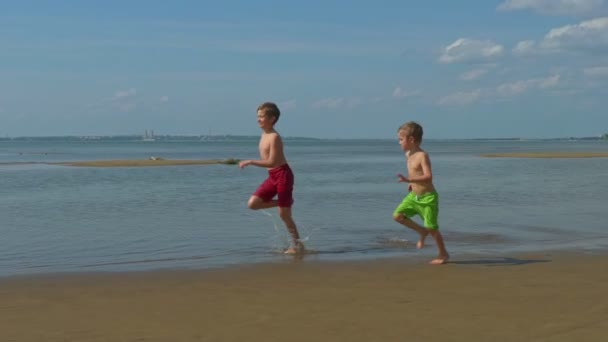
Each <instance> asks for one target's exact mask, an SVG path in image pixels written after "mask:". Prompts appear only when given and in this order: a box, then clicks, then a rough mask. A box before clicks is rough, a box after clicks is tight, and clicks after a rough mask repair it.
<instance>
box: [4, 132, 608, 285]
mask: <svg viewBox="0 0 608 342" xmlns="http://www.w3.org/2000/svg"><path fill="white" fill-rule="evenodd" d="M424 147H425V148H426V149H427V151H428V152H429V153H430V155H431V159H432V163H433V171H434V177H435V185H436V187H437V189H438V191H439V193H440V198H441V202H440V218H439V221H440V226H441V231H442V232H443V234H444V237H445V240H446V244H447V247H448V249H449V250H450V252H451V253H452V255H458V254H459V253H486V254H487V253H497V254H508V253H515V252H525V251H537V250H549V249H551V250H556V249H557V250H572V249H584V250H595V249H600V250H605V249H607V248H608V236H607V234H606V233H605V232H606V228H607V227H606V226H607V224H606V221H605V211H606V207H607V206H606V203H608V191H606V190H607V189H608V180H607V177H605V173H606V170H608V158H594V159H506V158H505V159H502V158H499V159H489V158H481V157H479V156H478V155H479V154H480V153H493V152H520V151H608V143H607V142H604V141H582V142H581V141H577V142H570V141H427V142H425V143H424ZM286 153H287V157H288V159H289V161H290V165H291V167H292V169H293V170H294V173H295V176H296V186H295V195H294V196H295V200H296V202H295V206H294V210H293V211H294V218H295V220H296V222H297V223H298V225H299V229H300V231H301V234H302V235H303V236H304V238H305V239H306V242H305V243H306V245H307V247H308V248H310V249H311V250H313V253H311V254H310V255H307V256H305V257H304V259H305V260H306V259H311V260H357V259H368V258H379V257H394V256H403V257H419V256H423V257H429V258H430V257H432V256H433V255H434V254H435V253H436V251H435V247H434V246H433V244H432V241H430V240H428V247H427V248H425V249H424V250H423V251H417V250H416V249H415V238H416V235H415V234H414V233H413V232H412V231H409V230H407V229H405V228H403V227H401V226H399V225H398V224H397V223H395V222H394V221H392V218H391V214H392V211H393V209H394V208H395V207H396V206H397V205H398V204H399V203H400V201H401V199H402V198H403V196H405V194H406V193H405V190H406V189H405V185H404V184H399V183H397V182H396V177H395V175H396V174H397V173H398V172H401V173H404V172H405V170H404V169H405V160H404V157H403V153H402V152H401V151H400V150H399V146H398V144H397V143H396V142H395V141H369V140H352V141H348V140H340V141H333V140H321V141H308V140H306V141H297V140H287V141H286ZM150 156H161V157H163V158H166V159H216V158H241V159H242V158H256V156H257V142H256V141H249V142H247V141H240V142H197V143H190V142H189V143H159V142H151V143H142V142H131V143H110V142H105V143H102V142H97V143H94V142H93V143H91V142H89V143H76V142H50V143H41V142H0V162H57V161H74V160H98V159H127V158H136V159H147V158H149V157H150ZM265 176H266V171H265V170H263V169H260V168H255V167H250V168H246V169H243V170H241V169H239V168H238V167H237V166H234V165H200V166H175V167H173V166H170V167H150V168H79V167H64V166H51V165H44V164H19V165H6V164H4V165H0V217H2V218H3V220H2V224H1V226H0V234H1V235H0V236H1V238H0V276H6V275H13V274H29V273H53V272H83V271H84V272H91V271H93V272H94V271H126V270H146V269H157V268H206V267H221V266H225V265H234V264H242V263H251V262H268V261H270V262H272V261H285V260H288V257H286V256H283V255H281V254H280V251H281V250H282V249H283V248H285V247H286V246H287V234H286V232H285V230H284V228H283V226H282V224H281V222H280V220H279V219H278V216H277V214H276V210H273V209H271V210H267V211H250V210H248V209H247V208H246V202H247V199H248V197H249V196H250V194H251V193H252V192H253V191H254V190H255V189H256V187H257V186H258V185H259V183H260V182H262V181H263V180H264V178H265Z"/></svg>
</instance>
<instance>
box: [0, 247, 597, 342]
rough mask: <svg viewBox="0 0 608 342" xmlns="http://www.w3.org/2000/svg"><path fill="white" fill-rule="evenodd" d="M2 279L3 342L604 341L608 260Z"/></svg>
mask: <svg viewBox="0 0 608 342" xmlns="http://www.w3.org/2000/svg"><path fill="white" fill-rule="evenodd" d="M453 261H454V262H453V263H451V264H448V265H443V266H430V265H426V264H419V263H413V262H407V261H404V260H382V261H374V262H348V263H346V262H345V263H319V262H300V263H297V262H294V263H282V264H267V265H254V266H246V267H245V266H242V267H233V268H228V269H222V270H207V271H159V272H145V273H124V274H85V275H59V276H57V275H56V276H43V277H40V276H37V277H16V278H15V277H13V278H8V279H1V280H0V303H2V304H1V305H0V322H2V332H1V335H2V336H3V338H2V340H3V341H20V342H22V341H23V342H29V341H32V342H33V341H46V342H51V341H307V342H309V341H365V342H368V341H568V342H570V341H604V340H605V338H606V332H608V319H607V318H608V301H607V300H606V296H605V295H606V289H608V272H607V271H606V270H608V257H607V256H596V257H591V256H560V257H556V256H553V255H542V254H539V255H527V256H519V257H517V258H493V257H488V258H485V259H475V258H471V259H467V258H460V259H458V258H455V259H454V260H453Z"/></svg>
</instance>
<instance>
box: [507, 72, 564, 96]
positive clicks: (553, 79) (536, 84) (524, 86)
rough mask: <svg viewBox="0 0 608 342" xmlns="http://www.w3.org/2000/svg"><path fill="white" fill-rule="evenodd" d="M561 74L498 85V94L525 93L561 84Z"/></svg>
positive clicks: (513, 94)
mask: <svg viewBox="0 0 608 342" xmlns="http://www.w3.org/2000/svg"><path fill="white" fill-rule="evenodd" d="M559 79H560V75H553V76H549V77H547V78H533V79H529V80H522V81H517V82H511V83H504V84H501V85H499V86H498V87H496V92H497V93H498V95H502V96H515V95H520V94H523V93H524V92H526V91H528V90H531V89H545V88H551V87H555V86H557V85H558V84H559Z"/></svg>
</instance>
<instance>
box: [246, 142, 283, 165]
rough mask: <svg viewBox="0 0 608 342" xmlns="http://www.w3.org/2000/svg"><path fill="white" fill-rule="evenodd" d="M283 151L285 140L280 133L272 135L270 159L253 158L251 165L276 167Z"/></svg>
mask: <svg viewBox="0 0 608 342" xmlns="http://www.w3.org/2000/svg"><path fill="white" fill-rule="evenodd" d="M282 151H283V142H282V141H281V138H280V137H279V135H278V134H276V135H272V136H271V139H270V146H269V153H268V159H265V160H264V159H262V160H252V161H251V163H250V164H251V165H255V166H259V167H275V166H279V165H277V162H278V161H279V158H280V156H281V155H282Z"/></svg>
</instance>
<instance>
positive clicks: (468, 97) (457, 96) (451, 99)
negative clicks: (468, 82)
mask: <svg viewBox="0 0 608 342" xmlns="http://www.w3.org/2000/svg"><path fill="white" fill-rule="evenodd" d="M480 96H481V89H475V90H473V91H469V92H456V93H453V94H450V95H447V96H444V97H442V98H441V99H439V101H438V104H440V105H443V106H464V105H467V104H471V103H473V102H476V101H477V100H479V98H480Z"/></svg>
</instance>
